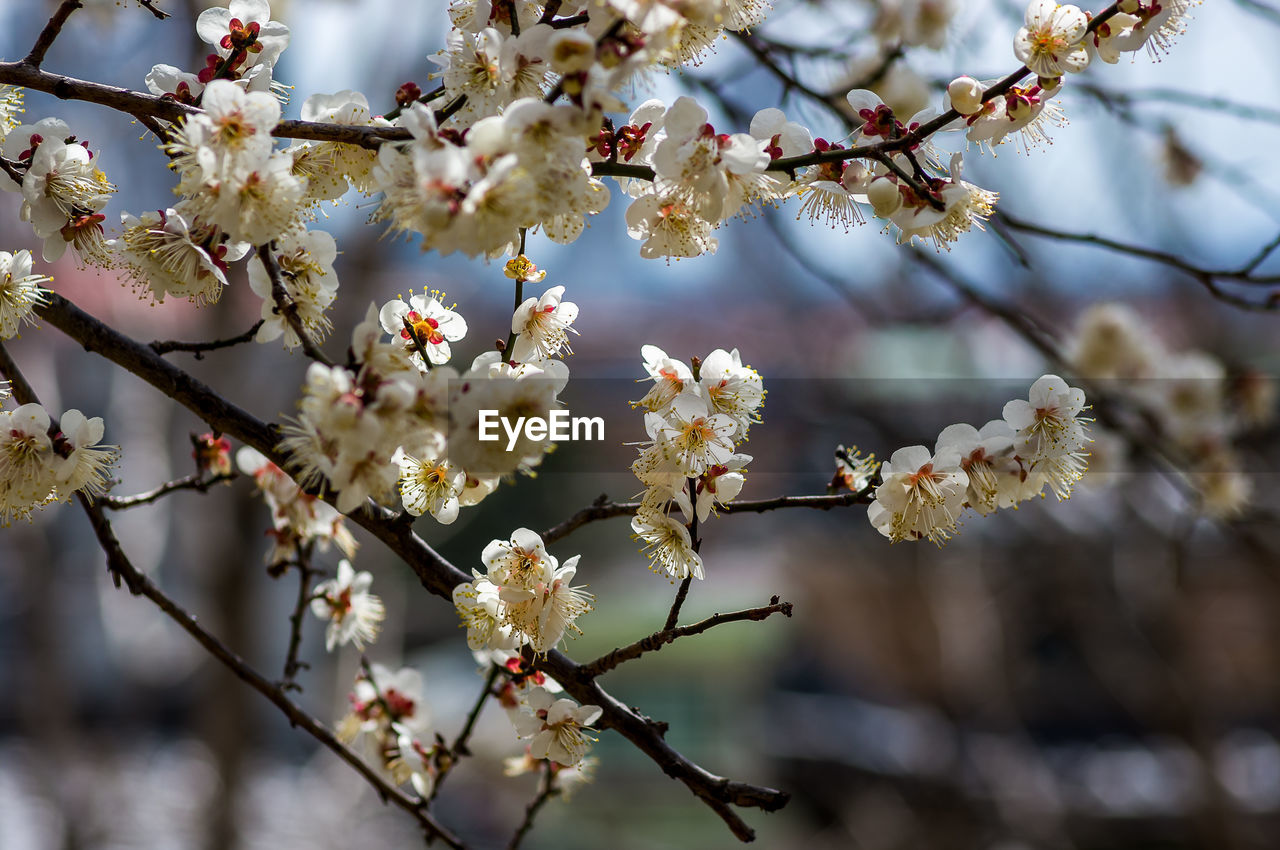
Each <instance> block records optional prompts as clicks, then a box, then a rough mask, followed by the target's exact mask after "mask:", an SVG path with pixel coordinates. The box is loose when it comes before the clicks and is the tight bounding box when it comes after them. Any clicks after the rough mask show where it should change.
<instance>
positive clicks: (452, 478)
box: [395, 452, 467, 525]
mask: <svg viewBox="0 0 1280 850" xmlns="http://www.w3.org/2000/svg"><path fill="white" fill-rule="evenodd" d="M395 460H396V462H397V464H398V465H399V467H400V496H401V498H402V499H403V500H404V509H405V510H406V511H408V512H409V513H410V514H411V515H413V516H422V515H423V514H424V513H429V514H431V516H433V517H435V519H436V521H437V522H439V523H440V524H441V525H450V524H451V523H453V521H454V520H456V519H457V518H458V508H459V503H458V496H459V494H461V492H462V489H463V487H464V486H465V485H466V481H467V473H466V472H464V471H463V470H461V469H456V468H454V467H452V466H450V465H449V463H448V461H446V460H443V459H441V458H423V459H421V460H419V459H418V458H416V457H413V456H412V455H409V454H406V453H404V452H400V453H399V454H398V455H397V456H396V458H395Z"/></svg>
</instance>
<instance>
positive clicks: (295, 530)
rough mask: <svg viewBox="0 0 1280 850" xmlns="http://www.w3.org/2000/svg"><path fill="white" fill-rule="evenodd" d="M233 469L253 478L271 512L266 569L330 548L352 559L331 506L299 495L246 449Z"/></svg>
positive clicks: (346, 534)
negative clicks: (305, 553) (335, 547)
mask: <svg viewBox="0 0 1280 850" xmlns="http://www.w3.org/2000/svg"><path fill="white" fill-rule="evenodd" d="M236 465H237V466H239V467H240V471H241V472H243V473H244V474H245V475H249V476H252V477H253V481H254V484H256V485H257V488H258V491H259V492H260V493H261V494H262V498H263V499H265V500H266V503H267V507H268V508H270V509H271V523H272V527H271V530H270V531H268V532H267V534H268V535H269V536H270V537H271V541H272V547H271V550H270V551H269V552H268V553H267V564H268V565H269V566H275V565H278V564H284V563H287V562H290V561H297V560H299V558H301V556H302V553H303V551H314V550H317V549H318V550H319V551H321V552H323V551H327V550H328V548H329V546H330V545H331V544H332V545H336V546H337V547H338V549H339V551H341V552H342V553H343V554H344V555H346V556H347V557H348V558H350V557H352V556H354V555H355V552H356V545H357V544H356V539H355V538H354V537H353V536H352V535H351V531H350V530H349V529H348V528H347V527H346V517H344V516H343V515H342V514H340V513H338V512H337V511H336V510H335V509H334V508H333V506H332V505H330V504H328V503H327V502H323V501H321V500H320V499H319V498H318V497H316V496H313V495H311V494H310V493H305V492H303V490H302V489H301V488H300V487H299V486H298V485H297V484H295V483H294V481H293V479H292V478H290V477H289V476H288V475H287V474H286V473H285V471H284V470H283V469H281V468H280V467H278V466H276V465H275V464H274V463H272V462H271V461H269V460H267V459H266V458H265V457H263V456H262V454H261V453H259V452H258V451H256V450H255V449H252V448H250V447H249V446H243V447H241V448H240V450H239V451H238V452H236Z"/></svg>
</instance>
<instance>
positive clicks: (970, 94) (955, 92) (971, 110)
mask: <svg viewBox="0 0 1280 850" xmlns="http://www.w3.org/2000/svg"><path fill="white" fill-rule="evenodd" d="M947 94H949V95H950V96H951V106H952V107H953V108H954V109H955V111H956V112H959V113H960V114H961V115H974V114H976V113H978V112H981V111H982V83H980V82H978V81H977V80H975V79H974V78H973V77H956V78H955V79H954V80H952V81H951V84H950V85H949V86H947Z"/></svg>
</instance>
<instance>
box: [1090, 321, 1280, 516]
mask: <svg viewBox="0 0 1280 850" xmlns="http://www.w3.org/2000/svg"><path fill="white" fill-rule="evenodd" d="M1071 356H1072V361H1073V364H1074V366H1075V368H1076V369H1077V370H1078V371H1079V373H1080V374H1082V375H1086V376H1088V377H1090V378H1096V379H1103V380H1107V381H1110V382H1116V383H1118V384H1119V386H1120V387H1121V388H1122V389H1123V391H1124V393H1125V395H1127V396H1128V397H1129V398H1130V399H1131V400H1133V401H1135V402H1136V403H1137V404H1138V405H1139V406H1140V407H1141V408H1142V409H1143V410H1144V411H1145V413H1146V414H1147V415H1146V416H1145V417H1144V419H1145V421H1146V422H1147V423H1148V424H1149V425H1150V426H1152V427H1154V428H1155V429H1156V430H1157V433H1156V437H1157V438H1159V439H1164V440H1167V441H1169V442H1170V443H1171V444H1172V445H1173V446H1174V447H1175V449H1176V451H1178V452H1179V453H1181V454H1182V455H1183V456H1184V458H1185V460H1186V462H1187V467H1188V468H1189V471H1190V472H1191V481H1192V482H1193V483H1194V484H1195V486H1196V487H1197V489H1198V490H1199V492H1200V495H1201V498H1202V507H1203V509H1204V510H1205V512H1206V513H1208V514H1209V515H1210V516H1214V517H1229V516H1233V515H1236V514H1239V513H1240V512H1241V511H1243V510H1244V508H1245V507H1246V506H1247V505H1248V504H1249V499H1250V496H1251V493H1252V487H1253V482H1252V479H1251V478H1250V476H1249V475H1248V474H1247V473H1246V472H1245V464H1244V462H1243V461H1242V459H1241V457H1240V450H1239V449H1238V448H1237V446H1236V441H1237V438H1238V437H1240V436H1241V435H1244V434H1247V433H1249V432H1250V431H1252V430H1255V429H1257V428H1259V427H1261V426H1264V425H1267V424H1268V423H1270V422H1271V421H1272V419H1273V418H1274V416H1275V403H1276V387H1275V385H1274V383H1273V382H1272V380H1271V379H1270V378H1269V377H1267V376H1265V375H1263V374H1261V373H1258V372H1254V371H1240V372H1238V373H1237V374H1234V375H1233V374H1230V373H1229V372H1228V370H1227V368H1226V366H1225V365H1224V364H1223V363H1222V362H1221V361H1220V360H1218V359H1217V358H1215V357H1213V356H1212V355H1210V354H1207V353H1205V352H1203V351H1193V350H1177V349H1173V348H1170V347H1168V346H1166V345H1165V344H1164V343H1163V342H1162V341H1161V340H1160V338H1159V336H1158V335H1157V334H1156V332H1155V331H1154V329H1153V328H1152V327H1151V326H1150V325H1149V324H1148V323H1147V322H1146V321H1144V320H1143V319H1142V317H1140V316H1139V315H1138V314H1137V313H1135V312H1134V311H1133V310H1131V309H1130V308H1128V307H1125V306H1123V305H1120V304H1099V305H1096V306H1094V307H1092V308H1090V309H1089V310H1087V311H1086V312H1085V313H1084V314H1083V315H1082V316H1081V317H1080V320H1079V322H1078V326H1077V329H1076V335H1075V339H1074V342H1073V348H1072V355H1071ZM1103 435H1110V432H1107V431H1103V432H1102V433H1101V434H1100V435H1099V436H1103ZM1106 460H1107V461H1109V463H1108V466H1109V467H1110V468H1112V469H1117V468H1121V466H1122V464H1121V461H1122V458H1120V457H1110V456H1109V457H1107V458H1106Z"/></svg>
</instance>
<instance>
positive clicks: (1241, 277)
mask: <svg viewBox="0 0 1280 850" xmlns="http://www.w3.org/2000/svg"><path fill="white" fill-rule="evenodd" d="M996 216H997V217H998V218H999V220H1000V221H1003V222H1004V223H1005V224H1007V225H1008V226H1009V227H1011V228H1013V229H1014V230H1020V231H1022V232H1024V233H1030V234H1032V235H1034V236H1043V237H1045V238H1048V239H1057V240H1060V241H1064V242H1077V243H1080V244H1083V245H1093V246H1095V247H1098V248H1104V249H1106V250H1108V251H1115V252H1117V253H1121V254H1128V255H1130V256H1133V257H1138V258H1141V259H1144V260H1150V261H1151V262H1154V263H1159V264H1161V265H1164V266H1168V267H1169V268H1172V269H1177V270H1178V271H1180V272H1182V273H1183V274H1185V275H1187V276H1188V277H1190V278H1192V279H1193V280H1196V281H1198V282H1199V283H1200V284H1201V285H1203V286H1204V287H1205V289H1207V290H1208V291H1209V294H1210V295H1212V296H1213V297H1214V298H1216V299H1218V300H1219V301H1225V302H1226V303H1228V304H1231V305H1233V306H1236V307H1240V308H1241V309H1244V310H1253V311H1259V312H1272V311H1275V310H1280V289H1277V290H1274V291H1272V292H1270V293H1268V294H1267V296H1266V297H1265V298H1264V299H1262V300H1255V299H1250V298H1245V297H1242V296H1239V295H1235V294H1234V293H1230V292H1227V291H1225V290H1223V289H1222V287H1220V286H1219V285H1218V282H1219V281H1227V282H1231V283H1235V284H1241V285H1250V286H1280V274H1274V275H1265V276H1255V275H1253V273H1252V272H1253V269H1254V268H1256V266H1254V267H1253V268H1248V267H1246V268H1243V269H1222V270H1213V269H1206V268H1202V267H1200V266H1197V265H1195V264H1193V263H1190V262H1188V261H1186V260H1184V259H1182V258H1181V257H1179V256H1177V255H1176V254H1170V253H1169V252H1167V251H1158V250H1155V249H1154V248H1143V247H1142V246H1140V245H1130V244H1127V243H1125V242H1120V241H1118V240H1115V239H1111V238H1110V237H1107V236H1098V235H1096V234H1093V233H1073V232H1070V231H1065V230H1058V229H1055V228H1049V227H1044V226H1043V225H1039V224H1033V223H1032V222H1029V221H1024V220H1022V219H1020V218H1015V217H1014V216H1012V215H1010V214H1009V213H1008V212H1005V211H1003V210H1000V211H997V212H996Z"/></svg>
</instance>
